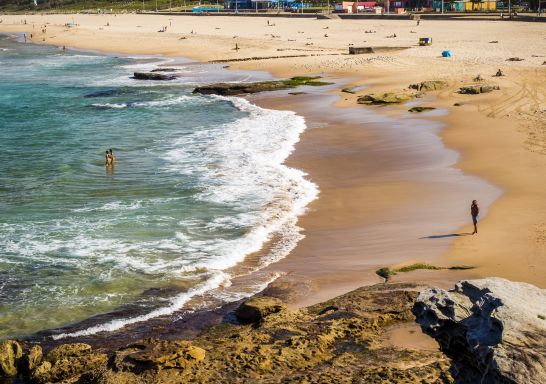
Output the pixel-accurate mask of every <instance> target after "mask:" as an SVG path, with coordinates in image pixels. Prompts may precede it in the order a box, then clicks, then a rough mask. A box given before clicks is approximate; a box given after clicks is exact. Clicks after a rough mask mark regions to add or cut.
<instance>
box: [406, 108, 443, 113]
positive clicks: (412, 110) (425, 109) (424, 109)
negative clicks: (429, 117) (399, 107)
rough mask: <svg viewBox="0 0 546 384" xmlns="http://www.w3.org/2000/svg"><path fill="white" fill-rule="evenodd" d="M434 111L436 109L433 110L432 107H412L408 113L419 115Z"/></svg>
mask: <svg viewBox="0 0 546 384" xmlns="http://www.w3.org/2000/svg"><path fill="white" fill-rule="evenodd" d="M435 109H436V108H434V107H413V108H410V109H408V112H411V113H420V112H426V111H432V110H435Z"/></svg>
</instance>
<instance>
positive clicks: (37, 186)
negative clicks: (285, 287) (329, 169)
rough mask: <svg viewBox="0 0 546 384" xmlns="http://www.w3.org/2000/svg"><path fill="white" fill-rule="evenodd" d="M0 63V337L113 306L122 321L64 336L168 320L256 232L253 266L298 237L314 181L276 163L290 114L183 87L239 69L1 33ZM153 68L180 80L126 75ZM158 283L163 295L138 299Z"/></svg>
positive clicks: (219, 281)
mask: <svg viewBox="0 0 546 384" xmlns="http://www.w3.org/2000/svg"><path fill="white" fill-rule="evenodd" d="M0 65H1V68H2V70H1V71H0V111H1V113H0V212H1V215H0V338H6V337H13V336H24V335H28V334H30V333H32V332H35V331H38V330H41V329H46V328H54V327H60V326H65V325H68V324H72V323H75V322H78V321H80V320H83V319H85V318H88V317H90V316H93V315H96V314H101V313H107V312H109V311H112V310H115V309H119V308H123V307H124V306H128V305H132V306H133V307H136V308H139V314H138V316H133V317H127V318H121V319H117V320H116V321H112V322H110V323H107V324H98V325H97V326H95V327H93V328H92V329H84V330H80V334H92V333H96V332H101V331H108V330H114V329H119V328H120V327H123V326H124V325H125V324H129V323H134V322H138V321H145V320H147V319H149V318H153V317H158V316H168V315H169V314H171V313H172V312H173V311H175V310H177V309H180V308H181V307H183V305H184V304H185V303H186V302H187V301H188V300H190V299H191V298H193V297H195V296H198V295H202V294H204V293H210V292H211V291H214V290H216V291H221V290H222V287H224V286H228V285H229V282H230V278H231V276H230V273H229V268H230V267H233V266H234V265H236V264H237V263H240V262H242V261H243V260H244V258H245V256H247V255H248V254H250V253H252V252H255V251H258V250H259V249H260V248H261V247H262V245H263V244H264V242H266V241H268V240H269V239H272V238H274V237H275V238H279V237H280V238H281V239H282V240H281V241H280V242H279V244H278V245H277V246H273V247H272V248H271V249H272V250H271V251H270V253H269V254H268V255H266V256H265V257H264V260H263V261H262V263H263V265H265V264H267V263H270V262H273V261H275V260H277V259H278V258H280V257H283V256H285V255H286V254H287V253H288V252H289V251H290V250H291V249H292V248H293V247H294V246H295V243H296V242H297V241H298V240H299V239H300V238H301V235H300V234H299V228H297V226H296V217H297V214H299V213H301V211H302V210H303V209H304V207H305V205H306V204H307V203H308V202H309V201H311V200H312V199H313V198H314V197H315V196H316V189H315V187H314V185H313V184H311V183H310V182H308V181H306V180H305V179H304V174H303V173H302V172H300V171H297V170H294V169H290V168H288V167H286V166H284V165H282V163H283V161H284V160H285V158H286V157H287V156H288V155H289V153H290V152H291V150H292V149H293V145H294V144H295V143H296V142H297V141H298V138H299V134H300V133H301V132H302V131H303V130H304V129H305V123H304V121H303V119H302V118H301V117H298V116H296V115H295V114H293V113H291V112H278V111H269V110H264V109H261V108H259V107H256V106H254V105H252V104H250V103H248V102H247V101H245V100H243V99H233V98H232V99H228V98H219V97H205V96H196V95H192V94H191V90H192V89H193V86H194V85H195V84H196V83H203V82H207V81H216V80H220V79H222V78H224V77H226V76H227V77H228V78H227V79H228V80H232V81H246V80H248V79H249V76H248V74H244V73H237V72H233V73H230V74H229V75H228V74H226V73H225V71H222V70H221V68H218V67H208V66H203V65H195V64H191V63H187V62H184V61H167V60H165V59H159V58H119V57H112V56H100V55H94V54H89V53H80V52H62V51H60V50H59V49H57V48H54V47H46V46H35V45H30V44H28V45H27V44H21V43H17V42H15V41H14V40H13V39H11V38H8V37H7V36H4V37H1V36H0ZM158 65H165V66H169V67H172V66H175V67H177V68H179V69H180V73H182V74H183V76H182V77H181V78H180V79H179V80H176V81H174V82H168V83H162V82H146V81H145V82H142V81H138V80H133V79H131V78H130V76H131V74H132V72H133V71H135V70H140V69H143V70H147V69H151V68H155V67H157V66H158ZM254 77H255V76H254ZM108 148H112V149H113V150H114V153H115V155H116V158H117V161H116V165H115V167H114V168H113V169H112V170H110V171H109V170H107V169H106V167H105V166H104V151H105V150H106V149H108ZM279 235H280V236H279ZM172 286H176V287H178V291H177V293H176V294H174V293H173V294H160V295H150V294H145V293H146V292H149V290H150V289H151V288H154V289H157V288H166V287H172ZM165 292H168V290H167V291H165Z"/></svg>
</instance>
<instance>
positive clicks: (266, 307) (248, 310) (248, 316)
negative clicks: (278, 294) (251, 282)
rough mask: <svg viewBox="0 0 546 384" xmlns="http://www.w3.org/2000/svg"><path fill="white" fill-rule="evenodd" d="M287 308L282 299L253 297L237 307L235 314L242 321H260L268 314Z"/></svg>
mask: <svg viewBox="0 0 546 384" xmlns="http://www.w3.org/2000/svg"><path fill="white" fill-rule="evenodd" d="M284 309H286V306H285V305H284V304H283V303H282V301H281V300H279V299H277V298H274V297H267V296H261V297H253V298H251V299H250V300H247V301H245V302H244V303H243V304H241V305H240V306H239V308H237V310H236V311H235V315H236V316H237V319H238V320H239V321H240V322H242V323H259V322H261V321H262V320H263V319H264V318H265V317H266V316H268V315H270V314H272V313H277V312H280V311H282V310H284Z"/></svg>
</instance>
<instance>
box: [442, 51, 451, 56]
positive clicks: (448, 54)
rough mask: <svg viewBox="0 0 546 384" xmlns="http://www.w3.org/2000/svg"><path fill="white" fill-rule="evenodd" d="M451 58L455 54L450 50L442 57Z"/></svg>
mask: <svg viewBox="0 0 546 384" xmlns="http://www.w3.org/2000/svg"><path fill="white" fill-rule="evenodd" d="M451 56H453V54H452V53H451V51H450V50H447V51H443V52H442V57H451Z"/></svg>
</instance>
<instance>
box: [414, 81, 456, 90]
mask: <svg viewBox="0 0 546 384" xmlns="http://www.w3.org/2000/svg"><path fill="white" fill-rule="evenodd" d="M447 86H448V84H447V82H446V81H443V80H428V81H421V82H420V83H416V84H410V86H409V87H410V89H415V90H417V91H419V92H428V91H438V90H440V89H444V88H447Z"/></svg>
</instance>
